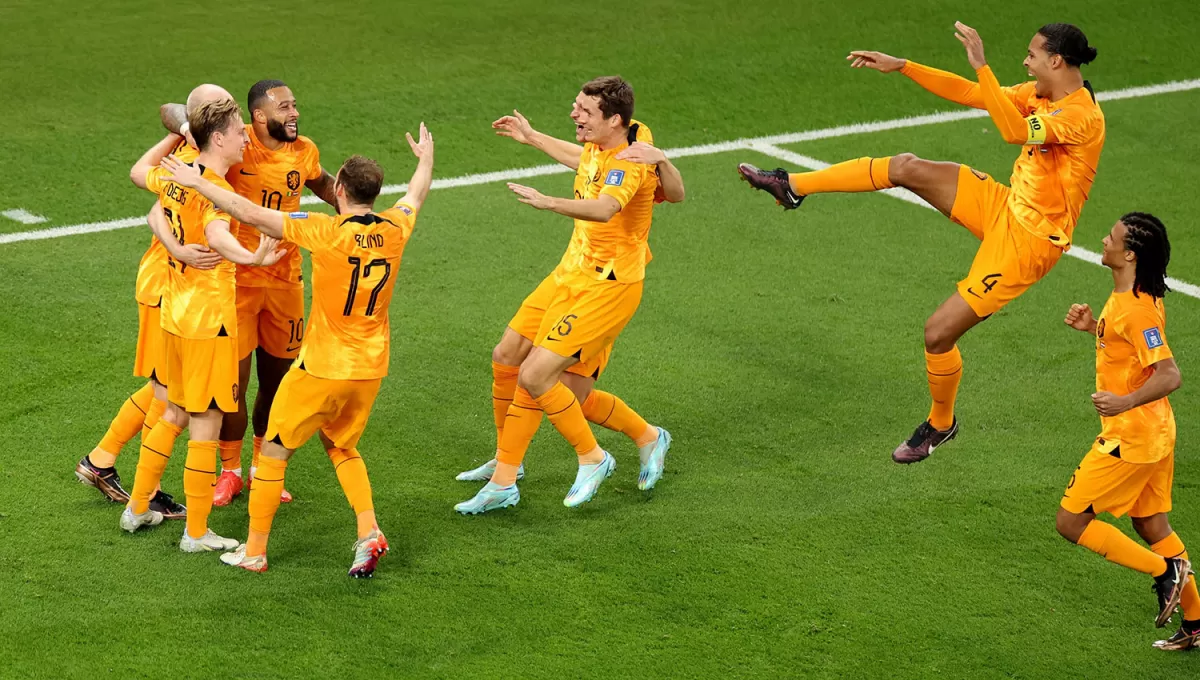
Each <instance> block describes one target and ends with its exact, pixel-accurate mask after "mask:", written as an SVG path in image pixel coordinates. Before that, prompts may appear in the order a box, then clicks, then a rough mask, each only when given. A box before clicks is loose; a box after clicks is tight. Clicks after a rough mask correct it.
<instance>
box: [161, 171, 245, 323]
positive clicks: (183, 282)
mask: <svg viewBox="0 0 1200 680" xmlns="http://www.w3.org/2000/svg"><path fill="white" fill-rule="evenodd" d="M200 167H201V170H202V174H203V176H204V178H205V179H207V180H209V181H210V182H212V183H213V184H216V185H217V186H219V187H221V188H223V189H231V187H230V186H229V184H228V183H227V182H226V181H225V178H223V177H221V176H220V175H218V174H216V173H214V172H213V171H212V170H209V169H208V168H205V167H204V166H200ZM170 176H171V173H170V172H168V171H166V170H163V169H162V168H159V167H155V168H151V169H150V171H149V172H147V173H146V188H147V189H149V190H150V191H153V192H154V193H156V194H158V201H159V203H161V204H162V207H163V214H165V215H166V218H167V222H168V223H169V224H170V225H171V232H172V233H173V234H174V235H175V237H176V238H177V239H179V243H180V244H182V245H187V244H191V243H197V244H200V245H202V246H205V247H208V239H207V238H206V237H205V235H204V230H205V228H206V227H208V225H209V224H211V223H213V222H216V221H219V220H224V221H226V222H228V221H230V218H229V215H228V214H226V213H225V212H222V211H221V210H220V209H218V208H217V207H216V206H214V205H213V204H212V202H211V201H209V200H208V199H207V198H205V197H204V196H203V195H202V194H200V192H198V191H195V190H193V189H188V188H186V187H182V186H179V185H178V184H176V183H175V182H172V181H171V180H170ZM167 264H168V278H167V286H166V288H165V289H164V291H163V296H162V313H161V319H162V327H163V330H165V331H167V332H169V333H173V334H175V335H177V336H179V337H181V338H187V339H189V340H204V339H208V338H215V337H218V336H221V335H228V336H235V335H237V306H236V305H235V304H234V292H235V290H236V287H237V284H236V275H235V273H234V265H233V263H232V262H230V261H228V260H224V261H222V262H221V264H219V265H217V266H216V267H215V268H213V269H208V270H204V271H201V270H196V269H192V268H191V267H188V266H187V265H185V264H182V263H179V262H176V261H174V260H172V259H169V258H168V260H167Z"/></svg>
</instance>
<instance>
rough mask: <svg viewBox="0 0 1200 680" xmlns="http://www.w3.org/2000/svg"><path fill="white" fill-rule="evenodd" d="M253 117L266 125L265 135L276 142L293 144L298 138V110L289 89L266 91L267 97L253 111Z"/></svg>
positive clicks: (284, 87) (277, 88) (283, 87)
mask: <svg viewBox="0 0 1200 680" xmlns="http://www.w3.org/2000/svg"><path fill="white" fill-rule="evenodd" d="M260 115H261V118H260V117H259V116H260ZM254 117H255V119H256V120H257V121H258V122H261V123H265V124H266V126H267V134H269V135H270V136H271V138H272V139H274V140H276V141H279V142H294V141H296V138H297V137H299V136H300V110H299V109H298V108H296V97H295V95H293V94H292V89H291V88H290V87H287V86H282V87H276V88H273V89H270V90H267V96H266V97H265V98H263V100H262V102H261V104H259V108H257V109H255V110H254Z"/></svg>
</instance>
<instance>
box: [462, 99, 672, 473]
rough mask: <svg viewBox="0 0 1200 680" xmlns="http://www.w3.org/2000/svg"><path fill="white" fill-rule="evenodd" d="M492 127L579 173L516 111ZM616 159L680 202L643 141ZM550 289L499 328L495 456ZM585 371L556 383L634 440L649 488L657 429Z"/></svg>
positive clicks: (592, 415)
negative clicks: (638, 167) (643, 169)
mask: <svg viewBox="0 0 1200 680" xmlns="http://www.w3.org/2000/svg"><path fill="white" fill-rule="evenodd" d="M492 127H493V128H495V129H496V134H498V135H501V136H503V137H509V138H512V139H515V140H517V141H518V142H520V143H522V144H527V145H532V146H534V147H536V148H538V149H541V150H542V151H544V152H545V153H546V154H547V155H549V156H550V157H551V158H554V159H555V160H557V161H559V162H561V163H562V164H563V165H566V166H567V167H569V168H571V169H573V170H578V167H579V159H580V156H581V155H582V154H583V147H582V146H580V145H578V144H574V143H572V142H568V141H565V140H561V139H556V138H554V137H550V136H549V135H546V134H544V133H541V132H537V131H536V130H534V129H533V127H532V126H531V125H530V124H529V121H528V120H526V118H525V117H524V116H522V115H521V113H520V112H519V111H513V115H511V116H504V117H502V118H500V119H499V120H497V121H496V122H495V123H493V124H492ZM639 130H640V131H643V132H642V135H643V136H644V138H646V139H649V138H650V136H649V130H648V129H647V128H645V127H644V126H641V125H640V124H639ZM616 158H617V160H620V161H630V162H632V163H642V164H648V165H653V166H655V170H656V172H657V174H658V176H659V186H658V189H657V190H656V194H655V201H656V202H661V201H667V202H670V203H679V202H680V201H682V200H683V199H684V197H685V188H684V186H683V178H682V176H680V174H679V170H678V169H677V168H676V167H675V166H674V164H672V163H671V161H670V159H668V158H667V156H666V154H665V153H664V152H663V151H662V150H661V149H658V148H655V147H654V146H653V145H652V144H649V143H647V142H645V141H641V142H634V143H633V144H630V145H629V146H627V147H625V148H624V149H623V150H622V151H620V152H619V153H618V154H617V156H616ZM555 287H556V286H555V283H554V273H553V272H551V274H550V275H549V276H547V277H546V278H545V279H544V280H543V281H542V283H541V284H540V285H539V286H538V287H537V289H536V290H535V291H534V292H533V294H531V295H530V296H529V297H527V298H526V299H525V300H524V302H522V304H521V307H520V309H518V310H517V314H516V316H514V317H513V319H512V321H510V322H509V325H508V326H507V327H506V328H505V329H504V334H503V335H502V336H501V338H500V343H499V344H497V345H496V347H495V348H494V349H493V350H492V414H493V419H494V421H495V425H496V447H497V452H499V446H500V440H501V438H502V434H503V431H504V421H505V419H506V417H507V415H508V407H509V406H510V405H511V404H512V401H513V397H514V395H515V392H516V390H517V373H518V371H519V370H520V366H521V362H523V361H525V358H526V357H528V356H529V351H530V350H531V349H533V343H534V340H535V338H536V336H537V330H538V327H539V326H540V325H541V321H542V317H543V316H544V315H545V312H546V306H547V304H549V302H550V299H551V297H552V296H553V293H554V289H555ZM603 363H607V358H605V359H604V360H603ZM587 370H588V369H587V367H586V366H583V365H582V364H576V365H574V366H572V367H570V368H568V369H567V371H566V372H564V373H563V374H562V376H561V380H562V382H563V384H564V385H566V386H567V387H568V388H570V389H571V391H572V392H573V393H574V394H575V396H576V398H578V399H579V401H580V404H582V406H583V414H584V416H585V417H587V419H588V420H589V421H590V422H593V423H596V424H598V425H602V426H604V427H607V428H608V429H610V430H615V431H618V432H623V433H625V434H626V435H627V436H628V437H629V438H630V439H632V440H633V442H634V445H635V446H637V447H638V457H639V458H640V460H641V464H642V472H641V474H640V475H639V482H640V483H641V484H643V488H644V489H647V490H648V489H652V488H653V487H654V485H655V484H656V483H657V482H658V480H659V478H660V477H661V476H662V470H663V465H664V463H665V455H666V449H665V448H662V447H661V446H660V444H659V437H658V428H654V427H651V426H649V425H648V424H647V423H646V422H645V420H643V419H642V418H641V416H639V415H638V414H637V413H636V412H634V411H633V410H632V409H630V408H629V407H628V406H627V405H626V404H625V402H624V401H622V400H621V398H620V397H617V396H616V395H613V394H609V393H607V392H602V391H600V390H595V389H594V385H595V382H596V379H597V378H598V377H599V376H598V375H592V374H588V373H587V372H586V371H587ZM669 437H670V434H667V435H665V437H664V439H666V440H667V446H669V439H668V438H669ZM660 449H661V450H660ZM656 450H658V454H657V455H656V454H655V451H656ZM652 459H653V461H652ZM495 470H496V459H495V458H492V459H490V460H488V461H487V462H486V463H484V464H483V465H481V466H479V467H477V468H475V469H473V470H467V471H466V472H462V473H459V474H458V476H457V477H455V479H458V480H459V481H473V482H485V481H488V480H489V479H491V477H492V473H494V472H495ZM524 476H525V464H524V462H522V463H521V466H520V467H519V468H518V469H517V479H522V478H524Z"/></svg>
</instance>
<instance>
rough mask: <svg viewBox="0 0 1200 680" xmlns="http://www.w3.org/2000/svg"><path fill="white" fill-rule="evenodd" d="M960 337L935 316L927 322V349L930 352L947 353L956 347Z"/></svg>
mask: <svg viewBox="0 0 1200 680" xmlns="http://www.w3.org/2000/svg"><path fill="white" fill-rule="evenodd" d="M957 340H958V338H956V337H954V333H953V332H952V331H950V330H949V329H947V328H946V326H945V325H944V324H942V323H940V322H939V321H938V320H937V319H936V318H935V317H930V318H929V320H927V321H926V322H925V351H926V352H929V353H930V354H945V353H946V352H949V351H950V350H952V349H954V343H955V342H957Z"/></svg>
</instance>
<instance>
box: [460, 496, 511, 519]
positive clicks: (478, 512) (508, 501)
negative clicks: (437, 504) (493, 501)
mask: <svg viewBox="0 0 1200 680" xmlns="http://www.w3.org/2000/svg"><path fill="white" fill-rule="evenodd" d="M520 500H521V495H520V494H516V495H514V496H511V497H509V498H506V499H504V500H503V501H501V502H500V504H499V505H493V506H491V507H489V508H480V509H479V510H459V509H458V508H455V509H454V511H455V512H457V513H458V514H460V515H482V514H483V513H485V512H491V511H492V510H503V509H504V508H511V507H512V506H514V505H516V504H517V503H518V502H520Z"/></svg>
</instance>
